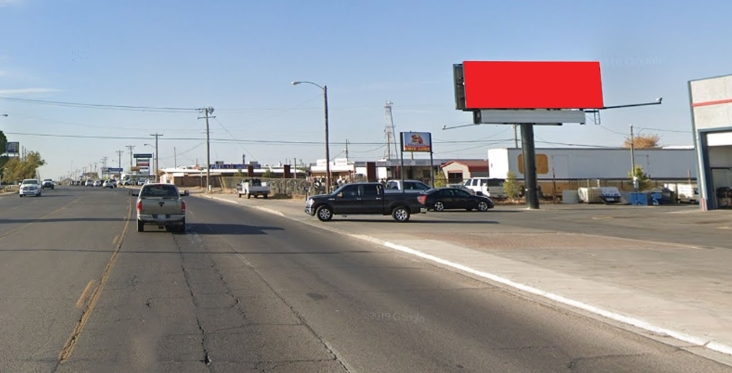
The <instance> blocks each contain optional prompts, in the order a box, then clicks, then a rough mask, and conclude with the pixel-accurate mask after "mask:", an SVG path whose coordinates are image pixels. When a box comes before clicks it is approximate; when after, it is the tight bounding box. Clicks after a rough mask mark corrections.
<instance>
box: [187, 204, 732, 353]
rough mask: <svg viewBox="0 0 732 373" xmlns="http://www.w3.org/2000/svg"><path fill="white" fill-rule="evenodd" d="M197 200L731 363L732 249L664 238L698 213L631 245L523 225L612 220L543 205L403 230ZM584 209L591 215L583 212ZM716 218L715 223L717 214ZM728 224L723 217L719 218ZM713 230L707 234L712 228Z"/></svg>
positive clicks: (433, 220) (290, 207)
mask: <svg viewBox="0 0 732 373" xmlns="http://www.w3.org/2000/svg"><path fill="white" fill-rule="evenodd" d="M196 196H197V197H207V198H213V199H217V200H222V201H226V202H229V203H234V204H238V205H241V206H244V207H247V208H253V209H258V210H260V211H265V212H268V213H273V214H276V215H279V216H283V217H285V218H288V219H291V220H296V221H299V222H301V223H304V224H309V225H312V226H315V227H318V228H321V229H327V230H331V231H333V232H337V233H340V234H345V235H350V236H352V237H356V238H359V239H363V240H366V241H369V242H372V243H375V244H379V245H382V246H385V247H388V248H390V249H393V250H397V251H400V252H403V253H406V254H409V255H416V256H419V257H421V258H423V259H426V260H429V261H432V262H433V263H436V264H438V265H440V266H445V267H450V268H453V269H457V270H458V271H460V272H463V273H466V274H468V275H470V276H473V277H477V278H482V279H488V280H490V281H491V282H493V283H497V284H500V286H502V287H506V288H509V289H514V290H518V291H520V292H528V293H531V294H534V295H537V296H540V297H542V298H544V299H546V300H547V301H548V302H549V303H561V304H564V305H566V306H570V307H573V308H575V309H580V310H582V312H583V313H585V314H589V315H594V316H600V317H602V318H604V319H605V320H606V321H607V319H610V320H613V321H610V322H611V323H613V324H616V325H624V326H626V327H627V326H628V325H630V326H632V327H631V329H634V330H636V331H639V330H638V329H636V328H640V329H641V330H643V331H645V332H646V333H644V334H646V335H649V336H650V337H652V338H656V339H659V340H662V341H664V342H666V343H669V344H672V345H677V346H679V347H681V348H685V349H688V350H690V351H694V352H695V353H699V354H707V355H708V354H709V353H710V352H709V351H715V352H721V353H723V354H726V356H722V355H719V356H722V360H724V361H725V362H727V363H728V364H729V363H730V362H732V270H731V268H732V250H727V249H724V248H714V249H707V248H700V246H693V245H685V244H679V243H677V242H663V240H659V239H658V237H659V234H662V233H663V229H664V226H662V225H665V226H671V227H673V226H674V224H678V225H681V224H682V223H683V222H684V221H685V220H684V219H687V217H686V216H690V215H691V214H693V213H695V212H694V211H693V210H689V211H682V212H685V213H683V214H682V213H667V212H656V211H658V210H656V211H654V212H653V213H662V214H666V215H668V216H670V218H669V220H665V221H664V222H663V223H655V224H657V225H658V227H657V232H656V234H655V236H656V237H653V236H654V235H653V234H651V233H649V234H648V238H647V239H628V238H624V237H612V236H599V235H588V234H580V233H568V232H563V231H561V230H558V229H557V230H554V229H537V228H530V226H531V225H527V224H522V223H521V221H530V220H531V219H544V218H547V217H548V215H547V214H546V213H547V212H549V213H551V216H552V218H554V217H556V219H557V221H559V222H560V223H561V222H562V221H563V220H562V219H575V220H578V219H583V223H584V224H585V225H587V224H605V223H606V220H609V218H608V219H606V218H603V217H602V216H603V215H600V217H598V218H597V219H591V221H587V219H586V218H582V217H581V216H574V217H573V215H572V214H571V213H569V212H563V209H564V210H569V209H567V208H566V206H565V207H557V208H554V209H553V208H552V207H551V206H547V207H546V208H544V210H543V211H541V212H538V211H529V210H525V209H521V208H518V207H515V208H504V207H502V206H499V207H497V208H496V209H495V210H492V211H490V212H487V213H484V214H481V213H464V212H463V213H455V214H463V215H451V216H453V217H457V218H458V219H466V217H473V216H478V217H480V218H481V219H484V220H486V221H473V220H465V221H454V222H446V221H445V218H448V217H450V216H449V215H441V214H439V213H428V214H426V215H419V216H415V217H413V223H406V224H400V223H396V222H388V223H387V222H386V221H383V220H382V219H381V218H380V217H363V216H359V217H355V216H354V217H349V220H351V221H349V220H346V219H340V220H335V219H334V221H332V222H327V223H323V222H320V221H318V220H317V218H315V217H311V216H308V215H307V214H305V213H304V211H303V210H304V202H303V201H291V200H272V199H270V200H263V199H250V200H247V199H239V198H237V196H236V195H226V194H213V195H203V194H200V195H199V194H197V195H196ZM586 207H589V208H592V207H590V206H581V207H578V209H581V208H586ZM598 209H599V210H602V209H601V208H598ZM607 211H619V210H612V209H608V210H607ZM636 211H640V210H636ZM686 212H688V213H686ZM623 213H625V214H629V213H628V212H623ZM469 214H480V215H469ZM520 214H523V215H520ZM562 214H564V215H562ZM596 215H598V214H596ZM701 216H702V215H694V219H696V220H698V221H703V219H707V220H708V219H709V218H708V217H701ZM704 216H708V215H704ZM716 216H717V217H716V219H719V216H720V215H716ZM563 217H564V218H563ZM728 217H729V215H725V216H724V217H723V219H722V221H725V219H727V218H728ZM372 218H373V221H370V220H369V219H372ZM384 219H388V217H385V218H384ZM471 219H472V218H471ZM491 219H492V220H491ZM673 219H676V220H673ZM489 220H491V221H489ZM568 221H569V220H568ZM419 222H421V223H424V224H420V223H419ZM427 223H430V224H427ZM438 223H439V224H438ZM443 223H444V224H443ZM557 224H559V223H557ZM617 224H619V225H621V224H626V225H628V224H629V223H627V222H625V223H624V222H618V223H617ZM544 225H547V224H544ZM527 226H528V227H527ZM436 227H437V229H436ZM448 227H449V228H448ZM718 228H719V229H717V231H718V232H719V233H718V234H719V235H722V236H717V237H716V238H715V239H716V241H715V242H720V241H722V240H720V238H719V237H726V236H724V234H725V233H726V234H729V231H726V232H725V231H724V230H723V228H724V226H721V227H718ZM709 232H710V233H709V234H710V235H711V234H713V233H715V232H716V231H714V230H713V229H710V230H709ZM710 237H711V236H710ZM710 240H712V238H710ZM710 246H712V245H710ZM705 350H706V351H705ZM711 354H712V355H713V356H715V357H718V355H717V354H716V353H711Z"/></svg>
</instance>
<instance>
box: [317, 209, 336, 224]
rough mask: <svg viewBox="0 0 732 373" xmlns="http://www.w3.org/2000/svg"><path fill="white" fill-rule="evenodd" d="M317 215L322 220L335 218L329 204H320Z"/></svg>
mask: <svg viewBox="0 0 732 373" xmlns="http://www.w3.org/2000/svg"><path fill="white" fill-rule="evenodd" d="M315 215H317V216H318V220H320V221H329V220H330V219H333V210H331V208H330V207H328V206H320V207H318V209H317V210H315Z"/></svg>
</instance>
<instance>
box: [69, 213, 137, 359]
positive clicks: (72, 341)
mask: <svg viewBox="0 0 732 373" xmlns="http://www.w3.org/2000/svg"><path fill="white" fill-rule="evenodd" d="M132 205H133V204H132V203H130V205H129V208H128V211H127V221H126V222H125V227H124V229H123V230H122V235H121V237H122V238H121V239H120V240H119V242H117V245H116V246H115V249H114V253H112V257H111V258H109V262H108V263H107V267H106V268H105V269H104V272H103V273H102V277H101V279H99V284H98V285H97V287H96V288H95V289H94V292H93V293H92V295H91V297H90V298H89V303H88V304H87V305H86V308H85V309H84V311H82V313H81V318H80V319H79V322H78V323H77V324H76V327H74V330H73V331H72V332H71V336H69V339H68V340H66V343H64V347H63V348H62V349H61V352H60V353H59V355H58V360H59V363H61V364H63V363H64V362H66V360H68V359H69V358H70V357H71V353H72V352H74V347H75V346H76V342H78V341H79V338H80V337H81V333H82V332H83V331H84V327H85V326H86V323H87V322H88V321H89V318H90V317H91V314H92V311H94V307H95V306H96V305H97V301H98V300H99V297H100V296H101V295H102V290H104V285H105V284H106V283H107V280H108V279H109V275H110V274H111V273H112V268H114V265H115V263H117V258H118V257H119V250H120V249H121V248H122V243H123V242H124V236H125V235H126V234H127V229H128V228H129V226H130V221H131V219H132Z"/></svg>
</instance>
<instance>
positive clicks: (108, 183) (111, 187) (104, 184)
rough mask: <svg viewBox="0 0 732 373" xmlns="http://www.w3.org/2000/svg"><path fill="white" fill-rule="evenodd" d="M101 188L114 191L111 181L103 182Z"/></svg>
mask: <svg viewBox="0 0 732 373" xmlns="http://www.w3.org/2000/svg"><path fill="white" fill-rule="evenodd" d="M102 187H103V188H109V189H114V188H115V182H114V181H112V180H104V183H102Z"/></svg>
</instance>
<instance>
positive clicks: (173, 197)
mask: <svg viewBox="0 0 732 373" xmlns="http://www.w3.org/2000/svg"><path fill="white" fill-rule="evenodd" d="M130 194H131V195H133V196H137V201H136V203H135V206H136V207H137V231H138V232H144V231H145V225H157V226H158V228H165V229H166V230H167V231H168V232H173V231H176V232H185V231H186V203H185V201H183V200H182V199H181V194H180V193H179V192H178V188H177V187H176V186H175V185H173V184H164V183H150V184H145V185H143V186H142V188H140V191H139V192H130ZM187 195H188V191H185V192H183V194H182V196H187Z"/></svg>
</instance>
